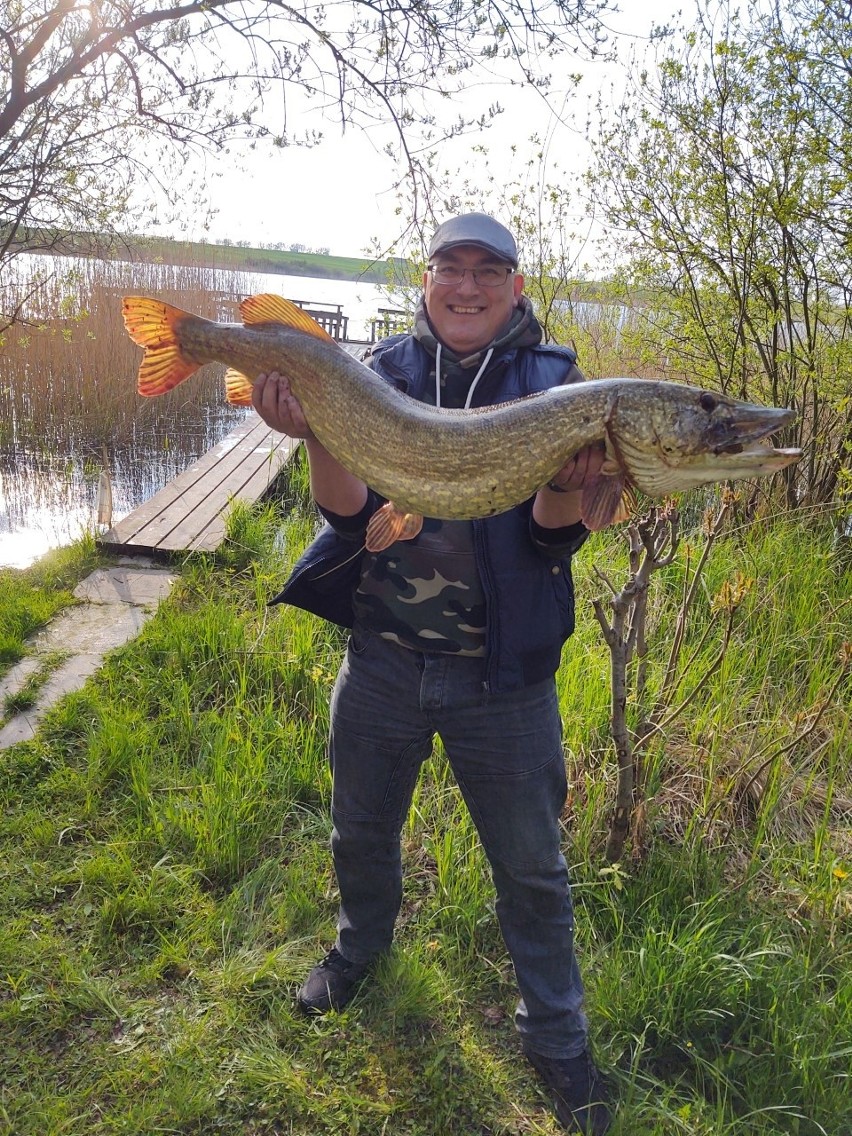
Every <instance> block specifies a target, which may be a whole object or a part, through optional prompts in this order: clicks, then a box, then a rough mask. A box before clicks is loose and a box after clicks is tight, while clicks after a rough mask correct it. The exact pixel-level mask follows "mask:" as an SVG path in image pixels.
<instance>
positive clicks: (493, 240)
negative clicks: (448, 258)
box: [429, 213, 518, 268]
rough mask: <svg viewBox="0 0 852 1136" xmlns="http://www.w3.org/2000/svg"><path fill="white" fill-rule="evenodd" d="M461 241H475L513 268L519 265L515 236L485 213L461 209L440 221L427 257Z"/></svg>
mask: <svg viewBox="0 0 852 1136" xmlns="http://www.w3.org/2000/svg"><path fill="white" fill-rule="evenodd" d="M460 245H477V246H478V247H479V248H484V249H485V250H486V252H491V253H494V255H495V256H496V257H497V258H498V260H505V261H508V263H509V264H511V265H512V267H513V268H517V267H518V248H517V245H516V244H515V238H514V237H513V236H512V234H511V233H510V232H509V230H508V229H507V228H506V227H505V226H503V225H501V224H500V222H499V221H495V220H494V218H493V217H489V216H488V214H487V213H464V214H462V216H461V217H451V218H450V220H449V221H444V223H443V224H442V225H439V226H438V228H437V229H436V230H435V235H434V237H433V238H432V243H431V244H430V245H429V260H431V259H432V258H433V257H434V256H437V255H438V253H441V252H449V250H450V249H454V248H458V247H459V246H460Z"/></svg>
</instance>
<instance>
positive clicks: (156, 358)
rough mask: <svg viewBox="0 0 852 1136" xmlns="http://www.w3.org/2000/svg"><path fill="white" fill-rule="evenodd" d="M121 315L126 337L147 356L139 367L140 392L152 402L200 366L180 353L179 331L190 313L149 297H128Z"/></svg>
mask: <svg viewBox="0 0 852 1136" xmlns="http://www.w3.org/2000/svg"><path fill="white" fill-rule="evenodd" d="M122 314H123V316H124V326H125V327H126V328H127V334H128V335H129V336H130V338H131V339H132V340H133V342H134V343H137V344H138V345H139V346H140V347H144V348H145V354H144V356H143V358H142V363H141V364H140V367H139V380H138V390H139V393H140V394H141V395H144V396H145V397H146V398H150V397H152V396H153V395H158V394H165V393H166V391H170V390H172V389H173V388H174V387H176V386H178V384H179V383H182V382H183V381H184V379H188V378H189V376H190V375H192V374H194V373H195V372H196V371H197V370H198V368H199V367H200V366H201V364H200V363H196V362H194V361H193V360H192V359H187V358H186V356H185V355H184V354H183V352H182V351H181V344H180V335H179V333H178V329H179V326H180V323H181V321H182V320H184V319H186V318H187V315H188V313H187V312H183V311H181V310H180V308H173V307H172V306H171V305H170V304H164V303H163V301H162V300H152V299H149V298H148V297H147V296H125V297H124V300H123V302H122Z"/></svg>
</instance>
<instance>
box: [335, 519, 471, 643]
mask: <svg viewBox="0 0 852 1136" xmlns="http://www.w3.org/2000/svg"><path fill="white" fill-rule="evenodd" d="M355 621H356V623H358V624H360V625H361V626H362V627H366V628H369V629H370V630H371V631H373V632H375V633H376V634H377V635H380V636H381V637H382V638H384V639H390V640H392V641H393V642H394V643H400V644H401V645H402V646H404V647H411V648H414V650H417V651H430V652H438V653H440V654H452V655H484V654H485V597H484V595H483V591H482V585H481V583H480V580H479V572H478V571H477V567H476V561H475V557H474V550H473V524H472V523H471V522H470V521H437V520H434V519H432V518H430V517H427V518H426V519H425V521H424V522H423V530H422V531H421V533H420V534H419V536H417V537H416V538H415V539H414V540H400V541H396V543H394V544H392V545H391V546H390V547H389V548H387V549H385V550H384V551H383V552H379V553H375V554H372V555H367V556H365V557H364V564H363V569H362V572H361V583H360V585H359V586H358V589H357V590H356V592H355Z"/></svg>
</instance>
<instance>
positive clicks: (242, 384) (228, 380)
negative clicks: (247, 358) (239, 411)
mask: <svg viewBox="0 0 852 1136" xmlns="http://www.w3.org/2000/svg"><path fill="white" fill-rule="evenodd" d="M253 389H254V387H253V384H252V381H251V379H250V378H248V376H246V375H244V374H243V373H242V371H237V370H235V368H234V367H229V368H228V369H227V371H226V372H225V398H226V399H227V400H228V402H229V403H230V404H231V406H251V405H252V401H251V392H252V390H253Z"/></svg>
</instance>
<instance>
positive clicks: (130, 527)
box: [98, 413, 299, 556]
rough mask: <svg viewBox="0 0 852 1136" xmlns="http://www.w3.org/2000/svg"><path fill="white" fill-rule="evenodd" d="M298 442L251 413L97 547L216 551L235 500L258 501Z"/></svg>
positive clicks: (165, 551)
mask: <svg viewBox="0 0 852 1136" xmlns="http://www.w3.org/2000/svg"><path fill="white" fill-rule="evenodd" d="M298 444H299V443H298V441H297V440H294V439H292V438H288V437H286V436H285V435H284V434H278V433H276V431H274V430H270V428H269V427H268V426H267V425H266V423H265V422H263V421H262V419H261V418H259V417H258V415H256V414H254V413H252V414H251V415H249V416H248V417H247V418H246V420H245V422H243V423H241V424H240V425H239V426H238V427H237V428H236V430H233V431H232V432H231V433H230V434H229V435H228V436H227V438H224V439H223V440H222V441H221V442H219V444H218V445H217V446H214V447H213V449H212V450H208V451H207V453H206V454H204V455H203V456H202V457H201V458H199V459H198V461H196V462H194V463H193V465H191V466H190V467H189V468H188V469H186V470H184V472H183V473H181V474H179V475H178V476H177V477H176V478H174V480H173V481H170V482H169V483H168V485H166V486H164V487H163V488H162V489H161V490H160V491H159V493H155V494H154V496H153V497H151V498H150V499H149V500H148V501H145V502H144V503H143V504H142V505H140V506H139V507H138V508H136V509H134V510H133V512H132V513H129V514H128V516H126V517H125V518H124V519H123V520H121V521H119V522H118V523H117V524H116V525H114V526H113V527H112V528H111V529H109V531H108V532H106V533H104V534H103V535H102V536H100V537H99V538H98V544H99V545H100V546H101V547H102V548H104V549H106V550H107V551H109V552H123V553H130V554H133V553H135V554H137V555H148V556H152V555H153V556H157V555H175V554H176V553H181V552H198V551H203V552H214V551H215V550H216V549H217V548H218V547H219V545H220V544H221V543H222V540H223V539H224V536H225V514H226V513H227V511H228V508H229V506H230V505H231V503H232V502H233V501H236V500H239V501H246V502H248V503H251V502H254V501H257V500H258V499H259V498H260V497H262V496H263V495H264V494H265V493H266V492H267V490H268V489H269V488H270V486H271V485H272V483H273V481H274V480H275V478H276V476H277V475H278V473H279V472H280V470H281V468H282V466H283V465H284V464H285V463H286V462H287V461H289V459H290V457H291V456H292V454H293V453H294V451H295V450H296V447H297V446H298Z"/></svg>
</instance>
